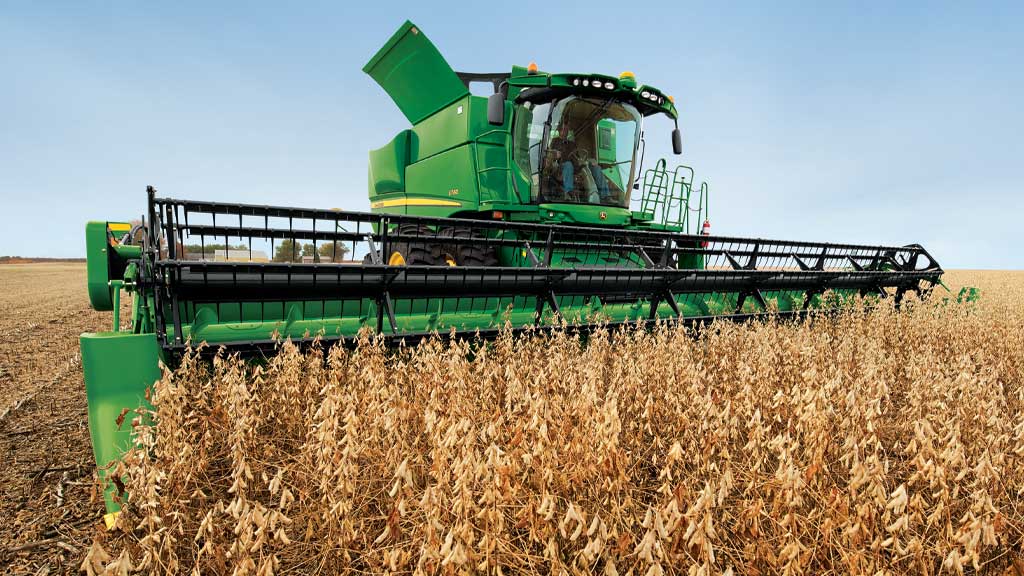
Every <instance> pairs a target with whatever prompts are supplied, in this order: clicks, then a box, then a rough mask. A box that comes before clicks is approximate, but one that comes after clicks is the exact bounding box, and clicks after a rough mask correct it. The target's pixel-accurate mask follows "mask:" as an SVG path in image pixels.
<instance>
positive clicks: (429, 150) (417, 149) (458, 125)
mask: <svg viewBox="0 0 1024 576" xmlns="http://www.w3.org/2000/svg"><path fill="white" fill-rule="evenodd" d="M472 99H473V98H472V97H467V98H462V99H460V100H459V101H457V102H456V103H455V104H453V105H451V106H448V107H447V108H445V109H444V110H441V111H440V112H438V113H437V114H434V115H433V116H431V117H430V118H427V119H426V120H424V121H422V122H420V123H419V124H417V125H415V126H413V128H412V131H413V136H412V138H411V140H410V142H409V161H410V162H417V161H419V160H423V159H425V158H429V157H431V156H434V155H435V154H439V153H441V152H444V151H445V150H448V149H451V148H454V147H456V146H459V145H462V144H465V143H466V142H467V141H469V116H470V106H469V102H470V100H472Z"/></svg>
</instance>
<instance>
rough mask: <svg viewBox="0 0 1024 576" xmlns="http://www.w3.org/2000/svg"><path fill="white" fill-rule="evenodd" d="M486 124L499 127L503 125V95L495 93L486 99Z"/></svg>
mask: <svg viewBox="0 0 1024 576" xmlns="http://www.w3.org/2000/svg"><path fill="white" fill-rule="evenodd" d="M487 123H488V124H490V125H491V126H501V125H502V124H504V123H505V95H504V94H502V93H501V92H495V93H494V94H491V95H490V96H488V97H487Z"/></svg>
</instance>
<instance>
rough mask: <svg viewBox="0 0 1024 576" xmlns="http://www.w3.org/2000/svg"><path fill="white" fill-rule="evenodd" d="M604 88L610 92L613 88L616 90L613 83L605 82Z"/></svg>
mask: <svg viewBox="0 0 1024 576" xmlns="http://www.w3.org/2000/svg"><path fill="white" fill-rule="evenodd" d="M604 87H605V88H607V89H608V90H611V89H612V88H615V84H612V83H611V82H605V83H604Z"/></svg>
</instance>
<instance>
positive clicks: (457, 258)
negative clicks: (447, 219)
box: [433, 228, 498, 266]
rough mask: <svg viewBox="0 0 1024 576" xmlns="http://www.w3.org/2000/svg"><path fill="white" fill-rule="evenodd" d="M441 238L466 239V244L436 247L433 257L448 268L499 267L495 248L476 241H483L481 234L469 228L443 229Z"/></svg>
mask: <svg viewBox="0 0 1024 576" xmlns="http://www.w3.org/2000/svg"><path fill="white" fill-rule="evenodd" d="M440 235H441V236H445V237H448V238H465V239H466V240H468V242H466V243H465V244H439V245H436V246H435V247H434V251H433V257H434V258H435V259H436V261H437V262H438V263H439V264H447V265H448V266H497V265H498V253H497V252H496V251H495V250H494V247H493V246H486V245H481V244H480V243H479V242H474V240H480V239H482V236H480V234H479V233H474V232H473V230H471V229H469V228H443V229H441V233H440Z"/></svg>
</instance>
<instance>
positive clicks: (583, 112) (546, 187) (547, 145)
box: [513, 94, 642, 208]
mask: <svg viewBox="0 0 1024 576" xmlns="http://www.w3.org/2000/svg"><path fill="white" fill-rule="evenodd" d="M641 118H642V116H641V114H640V112H639V111H637V109H636V107H635V106H633V105H632V104H630V103H628V102H622V101H618V100H617V99H616V98H615V97H613V96H611V97H603V98H599V97H595V96H589V95H574V94H570V95H566V96H563V97H554V98H538V99H536V100H534V99H526V100H525V101H524V102H523V103H522V104H521V105H520V106H518V107H517V111H516V116H515V120H514V125H513V134H514V141H515V143H516V144H515V150H514V154H515V161H516V164H517V165H518V166H519V169H520V170H521V171H522V172H523V174H528V175H529V178H530V182H531V186H530V190H531V200H532V201H533V202H535V203H543V202H556V203H568V204H600V205H603V206H613V207H619V208H628V207H629V193H630V190H632V188H633V179H634V177H635V174H634V161H635V159H636V151H637V143H638V142H639V138H640V124H641Z"/></svg>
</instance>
